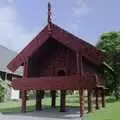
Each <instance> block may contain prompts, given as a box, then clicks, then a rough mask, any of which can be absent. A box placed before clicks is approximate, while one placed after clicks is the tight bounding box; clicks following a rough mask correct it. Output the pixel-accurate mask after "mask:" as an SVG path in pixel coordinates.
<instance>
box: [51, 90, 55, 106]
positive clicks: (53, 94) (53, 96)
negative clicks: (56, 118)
mask: <svg viewBox="0 0 120 120" xmlns="http://www.w3.org/2000/svg"><path fill="white" fill-rule="evenodd" d="M51 97H52V101H51V108H55V107H56V91H55V90H51Z"/></svg>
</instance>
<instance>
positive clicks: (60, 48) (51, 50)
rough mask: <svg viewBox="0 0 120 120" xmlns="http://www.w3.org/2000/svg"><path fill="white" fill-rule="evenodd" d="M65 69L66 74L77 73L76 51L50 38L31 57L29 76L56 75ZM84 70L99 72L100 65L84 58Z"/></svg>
mask: <svg viewBox="0 0 120 120" xmlns="http://www.w3.org/2000/svg"><path fill="white" fill-rule="evenodd" d="M61 69H64V71H65V73H66V75H75V74H76V73H77V70H76V69H77V67H76V53H75V51H72V50H70V49H69V48H67V47H66V46H64V45H62V44H61V43H58V42H57V41H56V40H53V39H52V38H49V40H47V42H46V43H44V45H43V46H42V47H41V48H40V49H38V50H37V51H36V52H35V53H34V54H33V55H32V56H31V57H30V59H29V71H28V76H29V77H40V76H55V75H57V72H58V71H59V70H61ZM83 70H84V71H85V72H97V73H98V71H99V67H97V66H95V65H94V64H92V63H91V62H89V61H88V60H86V59H85V58H83Z"/></svg>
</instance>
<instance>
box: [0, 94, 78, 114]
mask: <svg viewBox="0 0 120 120" xmlns="http://www.w3.org/2000/svg"><path fill="white" fill-rule="evenodd" d="M66 101H67V106H71V107H77V106H79V97H78V95H74V96H73V95H67V99H66ZM42 104H43V107H44V108H50V105H51V98H50V97H45V98H44V99H43V100H42ZM59 105H60V98H59V97H57V99H56V106H57V108H58V109H59ZM20 106H21V101H7V102H4V103H0V112H20V111H21V108H20ZM34 110H35V100H28V101H27V111H29V112H30V111H34Z"/></svg>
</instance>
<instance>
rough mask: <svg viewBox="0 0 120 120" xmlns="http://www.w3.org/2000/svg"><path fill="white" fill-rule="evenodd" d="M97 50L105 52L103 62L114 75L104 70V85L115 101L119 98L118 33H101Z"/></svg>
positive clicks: (119, 56) (119, 63) (119, 46)
mask: <svg viewBox="0 0 120 120" xmlns="http://www.w3.org/2000/svg"><path fill="white" fill-rule="evenodd" d="M96 46H97V48H99V49H100V50H103V51H105V53H106V55H107V57H106V60H105V62H106V63H108V64H109V65H110V66H111V67H112V68H113V69H114V75H112V74H111V73H109V72H108V71H107V70H105V77H106V84H107V87H108V89H109V90H110V93H115V94H114V95H115V97H116V100H118V99H119V98H120V90H119V89H120V73H119V72H120V32H108V33H103V34H102V35H101V37H100V41H99V42H98V43H97V45H96Z"/></svg>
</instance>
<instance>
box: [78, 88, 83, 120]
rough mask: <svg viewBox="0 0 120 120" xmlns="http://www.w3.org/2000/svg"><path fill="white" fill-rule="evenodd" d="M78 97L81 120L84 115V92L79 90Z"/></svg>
mask: <svg viewBox="0 0 120 120" xmlns="http://www.w3.org/2000/svg"><path fill="white" fill-rule="evenodd" d="M79 95H80V118H81V120H83V115H84V90H83V89H81V90H80V91H79Z"/></svg>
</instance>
